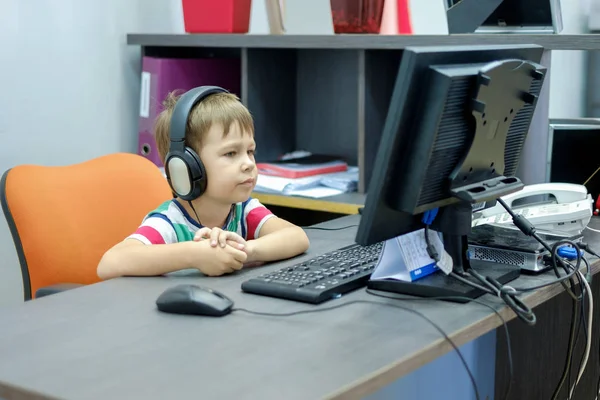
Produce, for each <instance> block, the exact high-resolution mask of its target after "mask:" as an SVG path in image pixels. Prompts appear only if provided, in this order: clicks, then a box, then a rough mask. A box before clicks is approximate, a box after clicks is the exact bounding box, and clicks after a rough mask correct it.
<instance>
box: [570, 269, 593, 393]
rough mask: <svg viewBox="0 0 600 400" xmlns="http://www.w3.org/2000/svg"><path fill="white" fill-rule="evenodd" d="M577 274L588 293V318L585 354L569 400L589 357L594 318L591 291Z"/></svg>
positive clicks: (586, 282) (581, 275) (583, 278)
mask: <svg viewBox="0 0 600 400" xmlns="http://www.w3.org/2000/svg"><path fill="white" fill-rule="evenodd" d="M577 273H578V274H579V276H580V278H581V281H582V283H583V285H584V286H585V290H586V291H587V293H588V296H587V299H588V309H587V313H588V317H587V323H586V325H587V327H586V328H587V340H586V346H585V353H584V356H583V361H582V362H581V365H580V367H579V371H578V374H577V380H576V381H575V383H574V384H573V386H571V389H570V391H569V398H571V396H573V392H574V391H575V387H576V386H577V385H578V384H579V381H580V380H581V377H582V376H583V372H584V371H585V367H586V366H587V362H588V358H589V356H590V350H591V347H592V323H593V317H594V300H593V297H592V289H591V287H590V284H589V283H588V281H587V280H586V279H585V277H584V276H583V274H582V273H581V272H580V271H577Z"/></svg>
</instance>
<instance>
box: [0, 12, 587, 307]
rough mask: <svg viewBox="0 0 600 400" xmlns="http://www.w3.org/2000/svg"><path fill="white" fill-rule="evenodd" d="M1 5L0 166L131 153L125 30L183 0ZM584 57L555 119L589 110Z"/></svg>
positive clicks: (579, 15)
mask: <svg viewBox="0 0 600 400" xmlns="http://www.w3.org/2000/svg"><path fill="white" fill-rule="evenodd" d="M295 1H298V0H295ZM443 1H444V0H411V6H412V7H413V12H414V15H413V19H414V24H415V28H417V29H418V31H419V33H441V32H440V31H444V30H445V29H447V28H446V22H445V21H444V19H443V15H444V14H443V12H441V10H442V9H443V8H440V6H441V7H443ZM585 1H587V0H581V1H580V0H568V1H565V0H563V4H562V8H563V13H564V16H563V19H564V24H565V30H564V33H578V32H584V31H585V28H586V26H587V20H586V19H585V17H584V16H585V6H584V4H585ZM591 1H597V0H591ZM1 3H2V5H1V6H0V7H1V9H2V11H1V12H0V49H2V51H1V52H0V65H2V69H1V70H2V73H1V74H0V88H1V93H2V95H0V140H1V141H2V142H1V143H2V144H1V145H0V171H4V170H6V169H7V168H9V167H11V166H14V165H16V164H22V163H36V164H46V165H57V164H66V163H74V162H79V161H83V160H86V159H89V158H92V157H96V156H99V155H102V154H107V153H111V152H116V151H135V148H136V135H137V127H136V124H137V115H138V108H139V105H138V103H139V99H138V96H139V68H140V60H139V57H140V56H139V49H138V48H136V47H131V48H129V47H127V46H126V45H125V35H126V33H128V32H160V33H169V32H181V31H182V21H181V8H180V7H181V6H180V4H181V2H180V1H176V0H104V1H95V2H94V1H82V0H60V1H56V0H3V1H2V2H1ZM259 30H260V29H259ZM423 31H425V32H423ZM584 59H585V57H584V55H583V54H581V53H579V52H566V51H565V52H554V54H553V55H552V74H551V86H550V92H551V97H550V117H579V116H584V115H583V113H584V94H583V93H584V91H583V87H584V85H585V83H584V73H583V70H584ZM57 234H60V232H57ZM90 234H93V232H90ZM20 301H22V289H21V277H20V271H19V267H18V262H17V257H16V254H15V252H14V247H13V244H12V239H11V237H10V234H9V231H8V228H7V226H6V223H5V220H4V218H0V305H5V304H10V303H16V302H20Z"/></svg>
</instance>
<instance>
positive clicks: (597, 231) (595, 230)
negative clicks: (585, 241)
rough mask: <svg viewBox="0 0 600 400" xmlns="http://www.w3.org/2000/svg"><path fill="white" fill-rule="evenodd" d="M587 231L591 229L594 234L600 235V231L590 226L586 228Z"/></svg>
mask: <svg viewBox="0 0 600 400" xmlns="http://www.w3.org/2000/svg"><path fill="white" fill-rule="evenodd" d="M585 229H589V230H590V231H592V232H596V233H600V229H594V228H590V227H589V226H586V227H585Z"/></svg>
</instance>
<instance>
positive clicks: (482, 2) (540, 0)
mask: <svg viewBox="0 0 600 400" xmlns="http://www.w3.org/2000/svg"><path fill="white" fill-rule="evenodd" d="M446 17H447V20H448V33H450V34H455V33H473V32H477V33H560V31H561V30H562V18H561V7H560V0H446Z"/></svg>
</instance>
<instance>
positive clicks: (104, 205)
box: [0, 153, 173, 300]
mask: <svg viewBox="0 0 600 400" xmlns="http://www.w3.org/2000/svg"><path fill="white" fill-rule="evenodd" d="M172 197H173V196H172V192H171V190H170V188H169V185H168V183H167V181H166V178H164V176H163V174H162V173H161V172H160V170H159V169H158V167H157V166H155V165H154V164H153V163H152V162H150V161H149V160H147V159H145V158H144V157H141V156H138V155H136V154H129V153H117V154H110V155H105V156H101V157H98V158H95V159H92V160H89V161H85V162H82V163H79V164H73V165H68V166H39V165H19V166H16V167H14V168H11V169H9V170H8V171H6V172H5V173H4V175H3V176H2V179H1V181H0V201H1V204H2V208H3V210H4V215H5V216H6V220H7V222H8V225H9V228H10V231H11V234H12V237H13V240H14V243H15V248H16V250H17V254H18V257H19V262H20V264H21V272H22V275H23V291H24V294H25V300H29V299H31V298H32V297H33V296H34V294H35V292H36V290H37V289H39V288H40V287H44V286H48V285H54V284H57V283H79V284H91V283H95V282H98V281H99V278H98V276H97V275H96V268H97V266H98V263H99V262H100V259H101V258H102V255H103V254H104V252H105V251H106V250H108V249H109V248H110V247H112V246H113V245H115V244H116V243H118V242H119V241H121V240H123V239H124V238H125V237H126V236H127V235H129V234H131V233H132V232H133V231H135V229H136V228H137V227H138V225H139V224H140V223H141V221H142V218H143V217H144V215H145V214H146V213H148V212H149V211H150V210H152V209H153V208H155V207H157V206H158V205H159V204H160V203H161V202H163V201H165V200H168V199H171V198H172Z"/></svg>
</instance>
